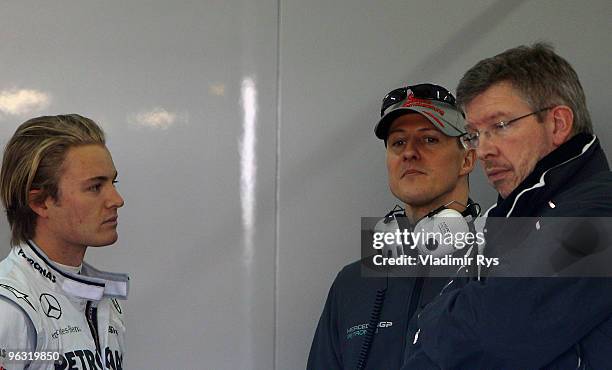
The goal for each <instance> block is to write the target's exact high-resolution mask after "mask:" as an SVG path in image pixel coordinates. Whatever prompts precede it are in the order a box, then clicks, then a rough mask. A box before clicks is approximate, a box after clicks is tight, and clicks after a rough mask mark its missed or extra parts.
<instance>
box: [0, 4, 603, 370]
mask: <svg viewBox="0 0 612 370" xmlns="http://www.w3.org/2000/svg"><path fill="white" fill-rule="evenodd" d="M611 14H612V3H611V2H610V1H607V0H592V1H589V2H576V1H571V0H531V1H526V0H525V1H518V0H517V1H510V0H499V1H485V0H465V1H451V0H445V1H435V2H421V1H412V0H409V1H408V0H382V1H365V0H332V1H329V0H327V1H323V0H310V1H299V0H254V1H244V0H223V1H221V0H207V1H174V2H167V1H162V0H131V1H129V2H127V1H126V2H119V1H105V2H83V1H76V0H61V1H56V2H39V1H31V0H23V1H19V2H17V1H15V2H9V1H4V2H2V5H1V7H0V35H1V40H2V42H0V76H1V77H0V144H1V145H2V146H3V145H4V144H5V143H6V141H7V139H8V138H9V137H10V135H11V134H12V133H13V132H14V130H15V128H16V126H17V125H18V124H19V123H21V122H23V121H24V120H25V119H27V118H29V117H33V116H35V115H40V114H58V113H70V112H77V113H81V114H84V115H86V116H89V117H92V118H94V119H96V120H98V121H99V122H100V123H101V124H102V125H103V127H104V128H105V130H106V132H107V135H108V139H109V140H108V141H109V143H108V144H109V148H110V149H111V151H112V153H113V156H114V160H115V164H116V167H117V168H118V171H119V181H120V183H119V190H120V191H121V192H122V194H123V196H124V198H125V199H126V205H125V207H124V208H123V209H122V210H121V211H120V240H119V242H118V243H117V244H116V246H114V247H108V248H101V249H97V250H90V251H89V252H88V255H87V258H88V260H89V261H90V262H92V263H94V264H96V265H98V266H100V267H103V268H106V269H110V270H115V271H128V272H130V273H131V276H132V286H131V293H130V294H131V296H130V300H129V301H128V303H127V305H126V306H127V311H128V320H129V333H128V336H129V338H128V339H129V353H128V355H127V357H126V360H125V361H126V365H127V367H126V368H128V369H170V368H171V369H262V370H269V369H278V370H285V369H302V368H304V367H305V362H306V357H307V353H308V350H309V347H310V341H311V339H312V335H313V333H314V329H315V326H316V323H317V320H318V317H319V314H320V312H321V309H322V305H323V301H324V299H325V296H326V294H327V290H328V288H329V285H330V284H331V282H332V280H333V278H334V276H335V274H336V273H337V272H338V270H339V269H340V268H341V267H342V266H343V265H344V264H347V263H349V262H351V261H352V260H355V259H356V258H358V256H359V237H360V233H359V224H360V217H361V216H376V215H381V214H382V213H384V212H385V211H386V210H388V209H389V208H392V207H393V205H394V204H395V200H394V199H393V197H392V196H391V195H390V194H389V191H388V189H387V184H386V172H385V168H384V147H383V145H382V144H381V143H380V142H379V141H378V140H377V139H376V138H375V137H374V135H373V133H372V130H373V127H374V124H375V122H376V120H377V117H378V112H379V103H380V99H381V98H382V96H383V95H384V94H385V93H387V92H388V91H389V90H391V89H393V88H395V87H399V86H401V85H404V84H408V83H418V82H427V81H431V82H435V83H439V84H442V85H446V86H449V87H451V89H453V90H454V87H455V86H456V84H457V81H458V79H459V78H460V76H461V75H462V73H463V72H464V71H465V70H466V69H467V68H469V67H471V66H472V65H473V64H474V63H475V62H477V61H478V60H480V59H482V58H484V57H488V56H491V55H493V54H496V53H498V52H501V51H503V50H505V49H507V48H510V47H514V46H517V45H519V44H523V43H532V42H534V41H538V40H548V41H551V42H552V43H553V44H554V45H555V46H556V48H557V50H558V52H559V53H560V54H561V55H563V56H565V57H566V58H567V59H568V60H569V61H570V62H571V63H573V65H574V66H575V68H576V70H577V71H578V74H579V75H580V77H581V80H582V83H583V86H584V88H585V90H586V93H587V98H588V102H589V106H590V108H591V113H592V116H593V120H594V123H595V130H596V132H598V133H599V134H600V137H601V139H602V142H603V145H604V148H607V151H608V153H612V130H611V129H610V127H609V125H608V120H609V114H608V112H607V110H606V108H607V105H609V101H610V98H611V94H610V92H609V91H608V89H609V88H610V86H612V74H610V60H612V51H611V50H612V49H611V48H610V45H611V44H612V42H611V41H612V39H611V36H610V35H611V34H612V26H611V24H610V15H611ZM472 196H473V198H475V199H476V200H478V201H480V202H481V203H483V205H488V204H490V203H491V202H492V201H493V200H494V199H495V194H494V193H493V192H492V191H491V190H490V189H489V188H488V187H487V186H486V182H485V181H484V178H483V176H482V173H481V172H480V169H478V170H477V172H476V174H474V175H473V176H472ZM0 230H2V232H1V233H0V236H1V238H2V240H3V241H4V243H2V247H0V253H1V254H2V255H4V254H6V253H7V252H8V237H9V236H8V231H7V226H6V220H4V219H2V220H0Z"/></svg>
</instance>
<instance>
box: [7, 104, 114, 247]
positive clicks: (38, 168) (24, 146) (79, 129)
mask: <svg viewBox="0 0 612 370" xmlns="http://www.w3.org/2000/svg"><path fill="white" fill-rule="evenodd" d="M88 144H101V145H105V138H104V132H103V131H102V129H101V128H100V127H99V126H98V125H97V124H96V123H95V122H94V121H93V120H91V119H89V118H86V117H83V116H80V115H78V114H67V115H58V116H42V117H37V118H32V119H30V120H28V121H26V122H24V123H22V124H21V126H19V127H18V128H17V131H15V134H14V135H13V137H12V138H11V139H10V140H9V142H8V144H7V145H6V148H5V149H4V157H3V159H2V170H1V171H0V193H1V196H2V204H3V205H4V208H5V209H6V216H7V218H8V222H9V225H10V227H11V244H12V245H18V244H20V243H23V242H25V241H26V240H28V239H32V238H33V237H34V233H35V229H36V219H37V215H36V213H34V211H32V209H31V208H30V206H29V202H30V201H34V202H41V201H44V200H45V199H47V197H51V198H52V199H58V182H59V178H60V176H61V172H62V164H63V163H64V159H65V157H66V153H67V152H68V150H69V149H70V148H72V147H75V146H80V145H88ZM31 190H39V192H38V193H37V194H36V196H35V198H34V199H30V191H31Z"/></svg>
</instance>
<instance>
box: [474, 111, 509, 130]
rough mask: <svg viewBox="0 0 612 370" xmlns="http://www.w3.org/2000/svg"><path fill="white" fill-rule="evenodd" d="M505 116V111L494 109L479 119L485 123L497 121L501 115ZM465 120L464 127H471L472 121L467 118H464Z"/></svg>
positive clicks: (506, 114)
mask: <svg viewBox="0 0 612 370" xmlns="http://www.w3.org/2000/svg"><path fill="white" fill-rule="evenodd" d="M507 116H508V113H507V112H504V111H496V112H493V113H491V114H489V115H487V116H485V117H484V118H482V119H480V121H484V122H486V123H497V122H498V121H499V120H500V118H502V117H503V118H505V117H507ZM466 122H467V123H466V124H465V127H469V128H473V125H474V122H470V121H468V120H466Z"/></svg>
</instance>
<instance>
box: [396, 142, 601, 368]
mask: <svg viewBox="0 0 612 370" xmlns="http://www.w3.org/2000/svg"><path fill="white" fill-rule="evenodd" d="M488 215H489V218H488V219H487V226H486V229H490V230H489V231H490V233H488V234H487V246H486V248H485V253H486V254H487V255H491V256H493V255H494V256H500V258H504V257H508V256H510V258H515V257H517V256H521V258H523V260H522V261H526V262H525V263H527V264H529V265H530V266H529V267H533V268H534V269H544V270H546V269H549V272H550V275H555V274H559V273H560V272H562V271H563V270H564V269H565V268H566V267H567V266H570V265H572V264H574V263H576V262H580V260H581V259H584V258H590V257H593V256H595V257H596V258H597V257H598V256H600V257H599V259H602V258H605V259H607V260H608V261H609V256H610V253H609V251H610V249H612V243H609V240H606V241H605V243H601V241H600V244H603V246H601V245H600V247H603V252H606V251H607V252H608V253H607V254H606V253H603V252H602V249H601V248H600V249H595V251H596V252H597V253H600V254H596V253H594V252H593V253H589V252H588V249H587V252H584V251H583V252H584V253H583V254H580V253H573V252H572V253H568V248H567V245H566V244H565V241H566V238H548V239H546V241H545V243H539V242H537V241H539V240H541V238H540V235H542V233H539V224H537V225H535V227H534V224H533V223H530V222H526V223H525V225H524V226H525V228H524V229H522V230H519V231H517V230H508V229H504V226H503V225H502V226H499V219H498V218H496V216H497V217H538V218H542V219H543V220H544V222H546V219H544V218H543V217H550V218H554V220H563V218H566V217H593V216H597V217H607V216H612V173H611V172H610V171H609V166H608V162H607V159H606V156H605V154H604V153H603V151H602V149H601V147H600V145H599V142H598V140H597V139H596V138H595V137H594V136H591V135H586V134H580V135H577V136H575V137H574V138H572V139H571V140H570V141H568V142H567V143H565V144H563V145H562V146H561V147H559V148H558V149H557V150H555V151H553V152H552V153H550V154H549V155H548V156H546V157H544V158H543V159H542V160H541V161H540V162H538V164H537V165H536V168H535V169H534V171H533V172H532V173H531V174H530V175H529V176H528V177H527V178H526V179H525V180H524V181H523V182H522V183H521V184H520V185H519V186H518V187H517V189H515V190H514V191H513V192H512V194H510V195H509V196H508V197H507V198H506V199H501V198H500V199H499V200H498V202H497V205H496V206H495V207H494V208H493V209H491V210H490V211H489V213H488ZM567 220H570V219H569V218H568V219H567ZM567 226H568V227H570V226H571V225H570V224H569V223H568V224H567ZM500 227H501V228H500ZM510 231H512V232H510ZM538 238H540V239H538ZM555 241H556V244H555ZM606 243H607V244H606ZM569 249H570V250H571V249H572V248H569ZM592 251H593V250H591V252H592ZM525 255H527V257H525ZM559 256H561V257H560V258H559ZM559 260H560V261H561V263H559ZM511 261H512V259H511ZM516 261H518V260H516ZM609 263H610V264H612V261H609ZM504 268H506V267H505V266H501V267H500V268H498V269H497V270H496V269H495V268H492V269H491V270H490V271H489V275H490V276H495V275H502V274H499V272H500V271H503V269H504ZM528 270H529V269H528ZM531 271H533V270H531ZM418 327H419V329H420V332H419V340H418V341H417V343H416V344H415V345H414V346H412V348H409V349H408V353H407V357H408V359H407V361H406V362H405V364H404V367H402V369H438V368H442V369H541V368H545V369H576V368H583V369H609V368H611V366H612V279H610V278H586V277H583V278H576V277H574V278H565V277H547V278H546V277H539V278H534V277H531V278H527V277H523V278H517V277H515V278H508V277H505V278H504V277H489V278H487V279H486V280H485V281H484V282H469V283H466V284H464V285H463V286H460V287H459V288H457V289H455V290H452V291H450V292H448V293H445V294H444V295H442V296H441V297H439V298H438V299H436V300H434V301H433V302H432V303H431V304H429V305H428V306H427V307H426V308H425V309H424V310H423V311H422V313H421V315H420V316H419V319H418Z"/></svg>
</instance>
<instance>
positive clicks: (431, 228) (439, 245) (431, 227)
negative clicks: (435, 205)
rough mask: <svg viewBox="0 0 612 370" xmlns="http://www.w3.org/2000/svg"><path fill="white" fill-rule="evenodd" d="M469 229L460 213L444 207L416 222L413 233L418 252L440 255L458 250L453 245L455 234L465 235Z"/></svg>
mask: <svg viewBox="0 0 612 370" xmlns="http://www.w3.org/2000/svg"><path fill="white" fill-rule="evenodd" d="M430 214H431V212H430ZM469 231H470V227H469V225H468V223H467V221H466V220H465V218H464V217H463V215H462V214H461V213H459V212H458V211H455V210H454V209H450V208H444V209H442V210H440V211H438V212H436V213H435V214H433V215H431V216H430V215H428V216H426V217H423V218H422V219H421V220H420V221H419V222H417V224H416V226H415V227H414V231H413V235H415V238H414V239H415V244H416V248H417V250H418V251H419V253H420V254H423V255H429V254H431V255H433V256H434V257H442V256H445V255H447V254H452V253H454V252H456V251H457V250H458V249H457V248H455V245H454V244H455V243H454V240H455V236H456V235H459V234H464V235H465V234H466V233H468V232H469ZM419 233H420V235H419V236H418V237H417V235H418V234H419Z"/></svg>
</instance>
